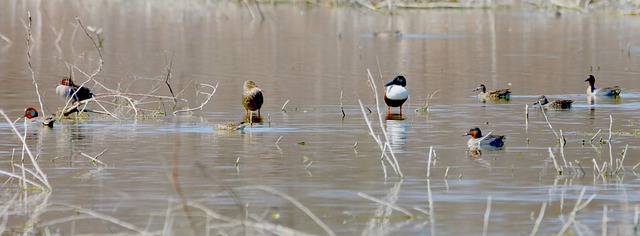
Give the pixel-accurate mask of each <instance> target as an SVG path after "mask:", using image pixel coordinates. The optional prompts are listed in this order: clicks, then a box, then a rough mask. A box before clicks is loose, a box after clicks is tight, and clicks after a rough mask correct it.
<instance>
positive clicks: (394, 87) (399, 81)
mask: <svg viewBox="0 0 640 236" xmlns="http://www.w3.org/2000/svg"><path fill="white" fill-rule="evenodd" d="M384 86H385V87H386V88H387V90H386V92H385V93H384V103H386V104H387V114H389V113H390V112H391V107H400V115H402V104H404V102H405V101H407V98H409V91H407V89H406V88H405V86H407V79H405V78H404V76H402V75H398V76H396V77H395V78H394V79H393V80H391V82H389V83H387V84H385V85H384Z"/></svg>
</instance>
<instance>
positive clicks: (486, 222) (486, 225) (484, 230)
mask: <svg viewBox="0 0 640 236" xmlns="http://www.w3.org/2000/svg"><path fill="white" fill-rule="evenodd" d="M490 213H491V196H489V197H487V210H486V211H485V212H484V227H483V228H482V235H483V236H486V235H487V230H488V229H489V215H490Z"/></svg>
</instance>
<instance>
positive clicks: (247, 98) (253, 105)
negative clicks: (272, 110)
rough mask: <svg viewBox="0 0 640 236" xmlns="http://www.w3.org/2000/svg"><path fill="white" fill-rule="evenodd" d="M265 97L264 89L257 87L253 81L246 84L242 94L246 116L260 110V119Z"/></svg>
mask: <svg viewBox="0 0 640 236" xmlns="http://www.w3.org/2000/svg"><path fill="white" fill-rule="evenodd" d="M262 102H263V97H262V89H260V88H258V86H256V83H254V82H253V81H251V80H247V81H245V82H244V91H243V92H242V105H243V106H244V109H245V111H246V113H245V115H247V116H248V115H249V111H251V112H253V111H255V110H258V117H260V108H261V107H262Z"/></svg>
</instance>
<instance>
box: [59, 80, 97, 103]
mask: <svg viewBox="0 0 640 236" xmlns="http://www.w3.org/2000/svg"><path fill="white" fill-rule="evenodd" d="M76 91H77V92H76ZM74 93H75V95H74ZM56 94H58V96H60V97H62V98H64V100H65V101H67V100H69V99H72V102H79V101H84V100H87V99H90V98H92V97H93V93H91V90H89V89H88V88H86V87H80V86H78V85H75V84H73V80H71V77H69V76H64V77H62V81H60V84H59V85H58V87H56Z"/></svg>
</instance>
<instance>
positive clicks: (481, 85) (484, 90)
mask: <svg viewBox="0 0 640 236" xmlns="http://www.w3.org/2000/svg"><path fill="white" fill-rule="evenodd" d="M478 90H480V92H483V93H485V92H487V88H486V87H485V86H484V84H480V85H479V86H478V87H477V88H476V89H474V90H473V91H474V92H475V91H478Z"/></svg>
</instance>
